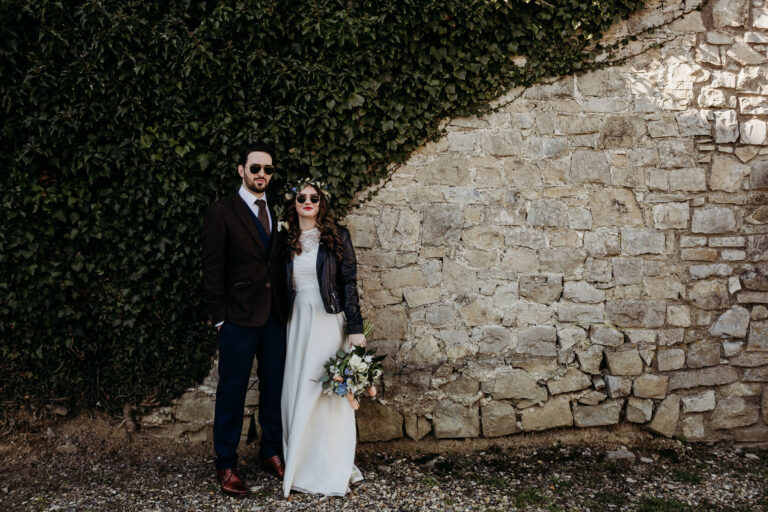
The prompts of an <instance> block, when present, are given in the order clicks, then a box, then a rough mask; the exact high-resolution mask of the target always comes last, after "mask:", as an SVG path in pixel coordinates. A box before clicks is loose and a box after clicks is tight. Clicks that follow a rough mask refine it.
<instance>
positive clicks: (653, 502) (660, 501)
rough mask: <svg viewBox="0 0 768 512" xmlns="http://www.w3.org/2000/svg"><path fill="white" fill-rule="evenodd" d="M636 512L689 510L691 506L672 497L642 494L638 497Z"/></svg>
mask: <svg viewBox="0 0 768 512" xmlns="http://www.w3.org/2000/svg"><path fill="white" fill-rule="evenodd" d="M639 505H640V507H639V508H638V509H637V510H638V512H691V510H692V509H691V507H689V506H688V505H687V504H685V503H683V502H682V501H680V500H676V499H674V498H657V497H656V496H643V497H642V498H641V499H640V504H639Z"/></svg>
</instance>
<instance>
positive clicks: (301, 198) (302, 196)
mask: <svg viewBox="0 0 768 512" xmlns="http://www.w3.org/2000/svg"><path fill="white" fill-rule="evenodd" d="M296 200H297V201H298V202H299V203H304V202H305V201H306V200H307V194H299V195H297V196H296ZM309 200H310V201H312V203H315V204H317V203H318V202H319V201H320V196H319V195H317V194H312V195H310V196H309Z"/></svg>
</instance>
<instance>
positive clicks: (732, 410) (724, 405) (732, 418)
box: [709, 397, 760, 429]
mask: <svg viewBox="0 0 768 512" xmlns="http://www.w3.org/2000/svg"><path fill="white" fill-rule="evenodd" d="M759 414H760V412H759V409H758V407H757V406H756V405H753V404H751V403H748V402H747V401H745V400H744V399H743V398H741V397H731V398H721V399H720V400H718V402H717V406H716V407H715V410H714V411H713V412H712V416H711V418H710V420H709V426H710V427H712V428H715V429H731V428H738V427H746V426H749V425H753V424H755V423H757V421H758V419H759Z"/></svg>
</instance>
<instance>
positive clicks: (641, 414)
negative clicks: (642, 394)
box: [626, 397, 653, 423]
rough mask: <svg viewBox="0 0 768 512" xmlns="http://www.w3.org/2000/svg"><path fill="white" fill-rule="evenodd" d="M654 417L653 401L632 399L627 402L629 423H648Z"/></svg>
mask: <svg viewBox="0 0 768 512" xmlns="http://www.w3.org/2000/svg"><path fill="white" fill-rule="evenodd" d="M652 415H653V400H651V399H648V398H646V399H641V398H635V397H630V398H629V400H628V401H627V413H626V417H627V421H630V422H632V423H648V422H649V421H651V417H652Z"/></svg>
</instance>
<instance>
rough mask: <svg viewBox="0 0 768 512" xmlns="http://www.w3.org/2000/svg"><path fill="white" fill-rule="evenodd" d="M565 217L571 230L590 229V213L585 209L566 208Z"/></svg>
mask: <svg viewBox="0 0 768 512" xmlns="http://www.w3.org/2000/svg"><path fill="white" fill-rule="evenodd" d="M567 217H568V227H569V228H571V229H592V213H591V212H590V211H589V210H588V209H586V208H578V207H576V208H568V212H567Z"/></svg>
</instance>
